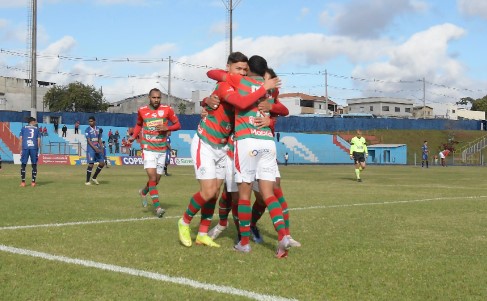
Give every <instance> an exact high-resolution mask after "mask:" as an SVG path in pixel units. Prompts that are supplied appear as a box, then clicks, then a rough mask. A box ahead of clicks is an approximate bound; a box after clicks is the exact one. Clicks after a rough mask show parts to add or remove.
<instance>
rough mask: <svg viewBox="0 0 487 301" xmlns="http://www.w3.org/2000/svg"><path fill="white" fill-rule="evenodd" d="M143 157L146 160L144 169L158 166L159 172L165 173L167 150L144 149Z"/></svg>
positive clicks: (160, 173)
mask: <svg viewBox="0 0 487 301" xmlns="http://www.w3.org/2000/svg"><path fill="white" fill-rule="evenodd" d="M142 159H143V160H144V169H147V168H156V169H157V174H159V175H162V174H163V173H164V167H165V166H166V152H163V153H158V152H153V151H149V150H144V151H143V152H142Z"/></svg>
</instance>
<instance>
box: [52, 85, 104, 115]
mask: <svg viewBox="0 0 487 301" xmlns="http://www.w3.org/2000/svg"><path fill="white" fill-rule="evenodd" d="M44 105H46V106H47V107H49V110H50V111H51V112H106V111H107V110H108V107H109V104H108V102H107V101H106V100H105V99H104V98H103V92H102V91H101V90H99V91H97V90H96V89H95V87H93V86H87V85H84V84H82V83H80V82H74V83H70V84H68V85H67V86H54V87H52V88H51V89H49V91H47V93H46V95H45V96H44Z"/></svg>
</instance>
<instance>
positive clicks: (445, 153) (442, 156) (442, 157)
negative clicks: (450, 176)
mask: <svg viewBox="0 0 487 301" xmlns="http://www.w3.org/2000/svg"><path fill="white" fill-rule="evenodd" d="M449 154H450V150H448V149H444V150H442V151H441V152H440V153H439V155H440V160H441V166H443V167H446V165H447V164H446V157H448V155H449Z"/></svg>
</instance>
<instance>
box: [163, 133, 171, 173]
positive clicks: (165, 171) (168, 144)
mask: <svg viewBox="0 0 487 301" xmlns="http://www.w3.org/2000/svg"><path fill="white" fill-rule="evenodd" d="M171 151H172V148H171V132H170V131H168V132H167V149H166V164H164V176H166V177H168V176H170V174H168V173H167V166H168V165H169V164H170V163H171Z"/></svg>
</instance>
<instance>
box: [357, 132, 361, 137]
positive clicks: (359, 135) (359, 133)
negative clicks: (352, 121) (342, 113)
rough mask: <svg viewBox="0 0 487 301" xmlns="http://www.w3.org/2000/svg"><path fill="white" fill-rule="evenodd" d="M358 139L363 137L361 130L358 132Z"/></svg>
mask: <svg viewBox="0 0 487 301" xmlns="http://www.w3.org/2000/svg"><path fill="white" fill-rule="evenodd" d="M357 137H359V138H360V137H362V131H361V130H357Z"/></svg>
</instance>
